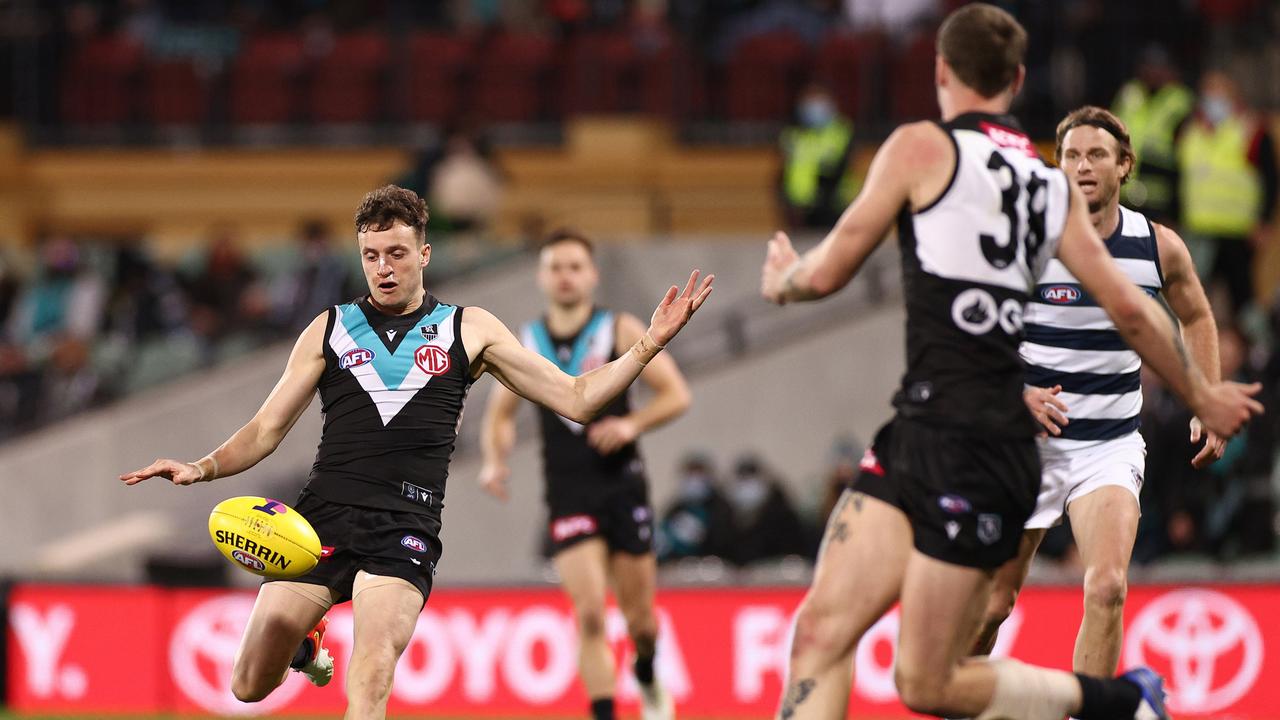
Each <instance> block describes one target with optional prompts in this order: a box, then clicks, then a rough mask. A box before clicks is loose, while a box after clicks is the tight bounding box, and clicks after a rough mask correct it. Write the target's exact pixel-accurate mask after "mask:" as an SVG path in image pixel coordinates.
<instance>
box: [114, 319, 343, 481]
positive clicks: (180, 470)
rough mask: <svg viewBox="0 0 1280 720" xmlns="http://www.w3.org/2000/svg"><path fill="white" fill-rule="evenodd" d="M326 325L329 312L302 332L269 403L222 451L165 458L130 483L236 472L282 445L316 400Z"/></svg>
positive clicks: (126, 477) (135, 474)
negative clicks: (191, 457) (188, 459)
mask: <svg viewBox="0 0 1280 720" xmlns="http://www.w3.org/2000/svg"><path fill="white" fill-rule="evenodd" d="M324 328H325V315H324V314H321V315H320V316H319V317H317V318H316V319H315V320H312V321H311V324H310V325H308V326H307V329H306V330H303V331H302V335H300V336H299V337H298V341H297V342H296V343H294V346H293V352H292V353H290V355H289V362H288V364H287V365H285V369H284V374H283V375H282V376H281V377H280V380H279V382H277V383H276V386H275V389H273V390H272V391H271V394H270V395H268V396H267V400H266V402H264V403H263V404H262V407H260V408H258V412H257V413H255V414H254V416H253V419H251V420H249V422H248V423H246V424H245V425H244V427H242V428H240V429H239V430H237V431H236V432H235V434H234V435H232V436H231V437H230V438H229V439H228V440H227V441H226V442H224V443H222V445H220V446H219V447H218V449H217V450H214V451H213V452H211V453H209V454H208V455H205V456H204V457H202V458H200V459H199V460H197V461H195V462H193V463H192V462H182V461H179V460H173V459H169V458H162V459H159V460H156V461H155V462H153V463H151V464H150V465H148V466H147V467H144V468H142V469H141V470H135V471H133V472H131V473H125V474H124V475H121V476H120V479H121V480H123V481H124V483H125V484H126V485H135V484H137V483H140V482H142V481H143V480H146V479H147V478H153V477H162V478H165V479H166V480H169V481H170V482H172V483H173V484H174V485H190V484H192V483H197V482H208V481H209V480H213V479H214V478H219V477H223V476H226V475H235V474H236V473H239V472H244V471H245V470H248V469H249V468H251V467H253V466H254V465H257V464H258V462H260V461H261V460H262V459H263V458H265V457H266V456H268V455H270V454H271V453H272V452H274V451H275V449H276V448H277V447H279V446H280V441H281V440H283V439H284V436H285V435H286V434H288V432H289V430H290V429H291V428H292V427H293V425H294V423H296V422H297V421H298V418H299V417H301V416H302V412H303V411H304V410H306V409H307V406H308V405H310V404H311V398H312V397H313V396H314V395H315V392H316V385H317V384H318V383H319V382H320V376H321V374H322V373H324V345H323V343H324Z"/></svg>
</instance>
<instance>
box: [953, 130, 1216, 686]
mask: <svg viewBox="0 0 1280 720" xmlns="http://www.w3.org/2000/svg"><path fill="white" fill-rule="evenodd" d="M1055 152H1056V154H1057V158H1058V164H1059V165H1060V166H1061V167H1062V169H1063V170H1064V171H1065V172H1066V173H1067V177H1069V178H1071V179H1072V180H1074V181H1075V183H1076V185H1078V186H1079V187H1080V192H1081V194H1082V195H1084V198H1085V199H1086V200H1087V201H1088V203H1089V220H1090V221H1091V222H1092V223H1093V229H1094V230H1096V231H1097V232H1098V236H1099V237H1103V238H1106V241H1105V243H1106V246H1107V250H1108V251H1110V253H1111V256H1112V257H1114V258H1116V264H1117V265H1119V266H1120V270H1121V271H1122V272H1124V274H1125V275H1127V276H1128V278H1129V280H1130V282H1132V283H1133V284H1135V285H1137V286H1139V287H1141V288H1142V289H1143V290H1144V291H1145V292H1146V293H1147V294H1148V295H1155V294H1156V293H1159V294H1161V295H1162V296H1163V297H1164V299H1165V302H1166V303H1167V304H1168V306H1169V308H1170V309H1172V310H1173V313H1174V315H1176V316H1177V317H1178V320H1179V321H1181V323H1182V337H1183V339H1184V340H1185V341H1186V345H1187V349H1188V350H1189V352H1190V353H1191V357H1192V359H1194V360H1195V362H1196V365H1198V366H1199V367H1200V369H1201V370H1202V371H1203V372H1204V374H1205V376H1206V377H1207V378H1208V379H1209V380H1210V381H1217V380H1218V379H1219V370H1218V328H1217V325H1216V324H1215V323H1214V319H1213V311H1212V310H1211V309H1210V307H1209V299H1208V298H1206V297H1205V294H1204V289H1203V288H1202V287H1200V280H1199V279H1198V278H1197V277H1196V272H1195V267H1194V266H1193V265H1192V263H1191V254H1190V253H1188V252H1187V248H1186V245H1184V244H1183V242H1182V239H1181V238H1179V237H1178V235H1177V234H1176V233H1174V232H1173V231H1172V230H1170V229H1169V228H1167V227H1165V226H1163V225H1159V224H1156V223H1152V222H1150V221H1148V220H1147V218H1146V217H1144V216H1143V215H1142V214H1140V213H1137V212H1135V211H1133V210H1130V209H1128V208H1125V207H1121V206H1120V186H1121V185H1123V184H1124V183H1125V181H1127V180H1128V179H1129V174H1130V173H1131V172H1132V171H1133V162H1134V154H1133V148H1132V147H1131V146H1130V144H1129V132H1128V130H1127V128H1125V126H1124V123H1123V122H1121V121H1120V119H1119V118H1117V117H1116V116H1115V115H1112V114H1111V113H1110V112H1108V111H1106V110H1104V109H1102V108H1099V107H1083V108H1080V109H1079V110H1076V111H1075V112H1072V113H1071V114H1069V115H1067V117H1066V118H1064V119H1063V121H1062V122H1061V123H1059V124H1058V133H1057V147H1056V151H1055ZM1023 322H1024V323H1025V328H1026V339H1025V340H1024V342H1023V343H1022V359H1023V360H1024V361H1025V362H1026V364H1027V378H1026V382H1027V385H1028V387H1027V389H1026V391H1025V393H1024V399H1025V400H1026V403H1027V407H1028V409H1030V410H1031V412H1032V415H1033V416H1034V417H1035V418H1036V420H1037V421H1038V422H1039V423H1040V424H1041V426H1042V427H1043V428H1044V431H1043V435H1045V436H1046V437H1045V438H1044V439H1042V440H1041V442H1040V462H1041V464H1042V466H1043V468H1042V470H1041V473H1042V474H1041V482H1040V497H1039V499H1038V500H1037V502H1036V509H1035V511H1034V512H1033V513H1032V514H1031V519H1029V520H1028V521H1027V524H1026V529H1025V530H1024V532H1023V535H1022V544H1021V546H1020V547H1019V549H1018V556H1017V557H1016V558H1014V559H1013V560H1011V561H1009V563H1007V564H1006V565H1005V566H1004V567H1002V568H1001V569H1000V570H999V571H998V572H997V573H996V576H995V585H994V588H993V590H992V593H991V599H990V601H989V602H988V605H987V614H986V617H985V618H984V619H983V623H982V627H981V628H980V629H979V633H978V639H977V641H976V643H975V647H974V654H975V655H986V654H988V653H990V652H991V648H992V647H994V645H995V641H996V633H997V631H998V630H999V628H1000V623H1002V622H1004V620H1005V618H1007V617H1008V616H1009V613H1010V612H1011V611H1012V610H1013V603H1014V601H1015V599H1016V598H1017V596H1018V590H1019V589H1021V587H1022V583H1023V582H1024V581H1025V580H1026V578H1027V570H1028V569H1029V568H1030V567H1031V558H1032V557H1034V556H1035V552H1036V549H1037V548H1038V547H1039V546H1040V541H1041V540H1043V539H1044V535H1045V533H1046V532H1047V531H1048V529H1049V528H1051V527H1053V526H1054V525H1057V524H1059V523H1061V522H1062V516H1063V515H1064V514H1065V515H1067V516H1068V517H1070V518H1071V532H1072V534H1073V535H1075V539H1076V544H1077V545H1078V546H1079V548H1080V557H1081V559H1083V561H1084V566H1085V574H1084V619H1083V621H1082V622H1081V623H1080V633H1079V635H1078V636H1077V637H1076V649H1075V659H1074V661H1073V663H1072V666H1073V669H1074V670H1075V671H1076V672H1079V673H1085V674H1088V675H1100V676H1106V675H1111V674H1112V673H1114V672H1115V671H1116V666H1117V664H1118V663H1119V662H1120V641H1121V638H1122V634H1123V632H1124V599H1125V591H1126V588H1127V578H1128V574H1129V556H1130V555H1131V554H1132V553H1133V541H1134V538H1135V537H1136V535H1137V532H1138V516H1139V515H1140V514H1141V513H1140V510H1139V507H1138V492H1139V491H1140V490H1141V489H1142V476H1143V471H1144V469H1145V467H1146V454H1147V453H1146V443H1144V442H1143V440H1142V436H1141V435H1140V434H1138V413H1139V412H1140V411H1141V409H1142V388H1141V387H1140V385H1139V369H1140V368H1141V366H1142V361H1141V360H1140V359H1139V358H1138V355H1137V353H1135V352H1133V351H1132V350H1130V349H1128V347H1127V346H1126V345H1125V344H1124V340H1123V339H1122V338H1121V337H1120V333H1119V332H1118V331H1117V330H1116V327H1115V324H1114V323H1112V322H1111V320H1110V318H1108V317H1107V314H1106V313H1105V312H1103V310H1102V309H1101V308H1099V307H1098V305H1097V303H1095V302H1094V301H1093V299H1092V298H1090V297H1089V296H1088V295H1087V294H1086V293H1084V292H1082V291H1081V289H1080V281H1079V280H1077V279H1076V278H1075V277H1074V276H1072V274H1071V273H1070V272H1069V271H1067V269H1066V268H1065V267H1063V265H1062V262H1061V261H1059V260H1056V259H1055V260H1050V261H1049V266H1048V268H1046V270H1045V273H1044V275H1042V276H1041V277H1040V284H1039V285H1037V286H1036V290H1035V295H1034V296H1033V297H1032V300H1031V303H1030V304H1029V305H1027V309H1026V313H1025V314H1024V315H1023ZM1202 434H1203V429H1202V428H1201V426H1200V422H1199V420H1192V423H1191V441H1192V442H1198V441H1199V440H1200V437H1201V435H1202ZM1223 447H1224V443H1223V441H1222V438H1220V437H1218V436H1217V435H1215V434H1213V433H1212V432H1210V433H1208V434H1207V437H1206V442H1205V445H1204V447H1203V448H1202V449H1201V450H1200V452H1199V453H1198V454H1197V455H1196V456H1195V458H1193V459H1192V461H1191V464H1192V465H1195V466H1196V467H1202V466H1204V465H1208V464H1209V463H1211V462H1213V461H1214V460H1216V459H1217V458H1219V457H1221V456H1222V451H1223Z"/></svg>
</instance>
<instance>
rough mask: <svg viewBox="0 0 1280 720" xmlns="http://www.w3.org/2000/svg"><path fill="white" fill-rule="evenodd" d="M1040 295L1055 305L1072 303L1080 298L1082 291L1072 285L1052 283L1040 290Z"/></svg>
mask: <svg viewBox="0 0 1280 720" xmlns="http://www.w3.org/2000/svg"><path fill="white" fill-rule="evenodd" d="M1040 297H1042V298H1044V301H1045V302H1051V303H1053V304H1054V305H1070V304H1071V303H1073V302H1075V301H1077V300H1079V299H1080V291H1079V290H1077V289H1076V288H1073V287H1071V286H1070V285H1051V286H1049V287H1047V288H1042V289H1041V290H1040Z"/></svg>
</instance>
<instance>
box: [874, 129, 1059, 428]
mask: <svg viewBox="0 0 1280 720" xmlns="http://www.w3.org/2000/svg"><path fill="white" fill-rule="evenodd" d="M942 128H943V130H944V131H946V133H947V136H948V137H949V138H951V141H952V142H953V143H954V145H955V152H956V165H955V169H954V170H953V174H952V177H951V182H950V184H949V185H948V186H947V188H946V189H945V190H944V191H943V192H942V194H941V195H940V196H939V197H938V199H937V200H935V201H934V202H933V203H932V204H930V205H929V206H927V207H924V208H920V209H918V210H914V211H913V210H912V208H910V207H909V206H904V207H903V208H902V211H901V212H900V213H899V216H898V240H899V247H900V250H901V252H902V272H903V289H904V293H905V295H906V306H907V372H906V375H905V376H904V377H903V380H902V387H901V388H900V389H899V391H898V393H897V395H896V396H895V398H894V405H895V406H896V407H897V408H898V412H899V414H901V415H902V416H903V417H907V418H914V419H919V420H922V421H926V422H930V423H933V424H938V425H949V426H956V427H963V428H967V429H971V430H973V431H975V432H985V433H991V434H996V435H1002V436H1008V437H1028V436H1031V435H1033V434H1034V433H1035V425H1034V422H1033V420H1032V418H1031V415H1030V413H1029V412H1028V411H1027V409H1026V407H1025V405H1023V402H1022V388H1023V367H1022V361H1021V359H1020V358H1019V356H1018V346H1019V344H1020V342H1021V340H1022V324H1023V320H1022V315H1023V306H1024V305H1025V304H1026V302H1027V301H1028V299H1030V297H1031V292H1032V289H1033V288H1034V287H1035V284H1036V279H1037V278H1038V277H1039V276H1040V273H1041V272H1042V271H1043V269H1044V267H1045V264H1046V262H1047V261H1048V259H1049V258H1050V257H1052V256H1053V255H1054V254H1055V253H1056V252H1057V247H1058V241H1059V240H1060V239H1061V236H1062V230H1063V228H1064V226H1065V224H1066V217H1067V210H1068V207H1069V203H1070V191H1069V185H1068V184H1067V178H1066V176H1065V175H1063V174H1062V172H1061V171H1060V170H1057V169H1054V168H1051V167H1049V166H1048V165H1046V164H1045V163H1044V161H1043V160H1042V159H1041V158H1040V156H1039V155H1038V154H1037V153H1036V151H1035V148H1034V147H1033V146H1032V144H1031V140H1030V139H1029V138H1028V137H1027V136H1026V134H1025V133H1023V132H1022V130H1020V129H1019V126H1018V123H1017V121H1016V120H1015V119H1014V118H1012V117H1011V116H1007V115H1003V116H997V115H987V114H982V113H970V114H966V115H961V116H959V117H957V118H955V119H954V120H952V121H951V122H948V123H945V124H943V125H942Z"/></svg>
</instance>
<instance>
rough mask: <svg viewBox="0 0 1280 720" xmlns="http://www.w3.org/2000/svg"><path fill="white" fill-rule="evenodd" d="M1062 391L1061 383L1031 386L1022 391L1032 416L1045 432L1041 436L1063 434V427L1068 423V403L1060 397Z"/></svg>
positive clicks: (1023, 399) (1023, 398)
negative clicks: (1049, 386) (1048, 385)
mask: <svg viewBox="0 0 1280 720" xmlns="http://www.w3.org/2000/svg"><path fill="white" fill-rule="evenodd" d="M1060 392H1062V386H1061V385H1054V386H1053V387H1051V388H1042V387H1029V388H1027V389H1026V390H1023V391H1022V401H1023V402H1025V403H1026V404H1027V409H1028V410H1030V411H1031V415H1032V417H1034V418H1035V419H1036V422H1038V423H1040V426H1041V427H1043V428H1044V429H1045V432H1042V433H1040V437H1045V436H1047V435H1053V436H1054V437H1057V436H1059V435H1061V434H1062V428H1063V427H1065V426H1066V425H1067V423H1068V422H1070V421H1069V420H1067V411H1068V408H1067V404H1066V403H1064V402H1062V400H1061V399H1060V398H1059V397H1058V393H1060Z"/></svg>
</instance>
